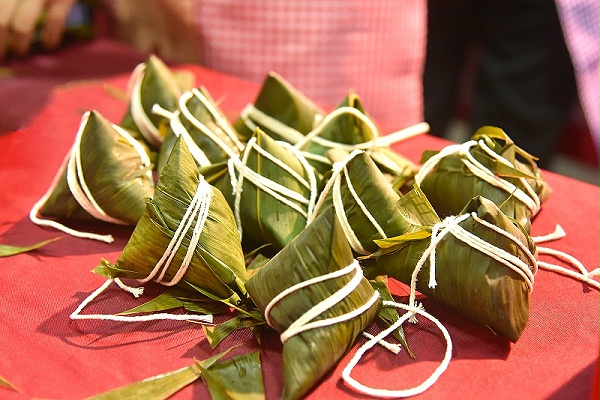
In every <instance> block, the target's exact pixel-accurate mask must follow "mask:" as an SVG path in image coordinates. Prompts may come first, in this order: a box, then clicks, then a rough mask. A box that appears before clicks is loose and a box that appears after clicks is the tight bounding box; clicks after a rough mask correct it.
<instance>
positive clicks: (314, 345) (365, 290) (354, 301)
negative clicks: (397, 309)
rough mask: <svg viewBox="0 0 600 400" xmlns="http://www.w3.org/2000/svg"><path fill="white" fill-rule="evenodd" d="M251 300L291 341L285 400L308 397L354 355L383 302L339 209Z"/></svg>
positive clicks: (271, 270) (254, 287)
mask: <svg viewBox="0 0 600 400" xmlns="http://www.w3.org/2000/svg"><path fill="white" fill-rule="evenodd" d="M246 287H247V289H248V294H249V296H250V298H251V299H252V300H253V301H254V303H255V304H256V306H257V307H258V308H259V309H260V310H261V311H262V312H263V313H264V315H265V318H266V320H267V322H268V323H269V325H270V326H271V327H272V328H273V329H275V330H276V331H277V332H279V333H280V334H281V336H280V337H281V340H282V342H283V375H284V382H285V383H284V391H283V394H282V398H283V399H297V398H300V397H302V396H303V395H304V394H305V393H306V392H307V391H308V390H310V388H311V387H312V386H313V385H315V383H316V382H318V381H319V379H321V378H322V377H323V376H324V375H325V374H326V373H327V372H328V371H329V370H330V369H331V368H332V367H333V366H334V365H335V364H336V363H337V362H338V361H339V360H340V359H341V357H342V356H343V355H344V354H345V353H346V352H347V351H348V350H349V349H350V347H351V346H352V344H353V343H354V341H355V340H356V338H357V336H358V335H359V334H360V333H361V332H362V331H363V330H364V329H365V328H366V327H367V326H369V325H370V324H371V322H372V321H373V320H374V318H375V317H376V315H377V313H378V311H379V308H380V305H381V300H380V297H379V296H378V295H377V293H376V292H375V290H374V289H373V287H372V286H371V284H370V283H369V281H367V280H366V279H365V278H364V277H363V276H362V271H361V269H360V267H359V265H358V263H357V262H356V261H355V260H354V259H353V256H352V250H351V249H350V246H349V245H348V242H347V241H346V238H345V236H344V233H343V231H342V230H341V228H340V226H339V223H338V221H337V218H336V217H335V214H334V212H333V210H332V209H331V208H329V209H328V211H326V212H324V213H323V214H321V215H320V216H319V217H318V218H317V219H316V220H315V221H314V222H313V223H311V224H310V225H309V226H308V227H307V228H306V229H305V230H304V231H303V232H302V233H301V234H300V235H299V236H297V237H296V238H295V239H294V240H293V241H292V242H291V243H290V244H288V245H287V246H286V247H285V248H284V249H283V250H282V251H280V252H279V253H278V254H277V255H276V256H275V257H274V258H272V259H271V260H270V261H269V262H268V263H267V264H265V265H264V266H263V267H262V268H261V269H260V270H259V271H258V272H256V273H255V274H254V275H253V276H252V277H251V278H250V279H249V280H248V282H247V285H246Z"/></svg>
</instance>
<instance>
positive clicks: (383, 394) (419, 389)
mask: <svg viewBox="0 0 600 400" xmlns="http://www.w3.org/2000/svg"><path fill="white" fill-rule="evenodd" d="M383 305H384V307H396V308H401V309H403V310H405V311H407V312H406V313H405V314H404V315H403V316H402V317H400V319H399V320H398V321H396V322H395V323H393V324H392V325H390V326H389V327H388V328H387V329H385V330H384V331H382V332H381V333H379V334H378V335H375V336H373V338H372V339H370V340H369V341H368V342H366V343H365V344H363V345H362V346H361V347H360V348H359V349H358V351H357V352H356V354H354V356H353V357H352V359H351V360H350V362H349V363H348V365H346V367H345V368H344V370H343V371H342V379H343V380H344V382H345V383H346V384H347V385H348V386H350V387H351V388H352V389H353V390H355V391H357V392H359V393H362V394H365V395H369V396H373V397H379V398H398V397H410V396H414V395H417V394H420V393H423V392H424V391H426V390H427V389H429V388H430V387H431V386H432V385H433V384H434V383H435V382H436V381H437V380H438V378H439V377H440V376H441V375H442V373H444V371H445V370H446V369H447V368H448V364H449V363H450V359H451V358H452V339H451V338H450V334H449V333H448V330H447V329H446V328H445V327H444V325H442V323H441V322H440V321H438V320H437V319H436V318H435V317H434V316H432V315H431V314H429V313H427V312H425V311H424V310H423V309H421V308H415V307H411V306H407V305H405V304H401V303H396V302H393V301H384V302H383ZM411 314H420V315H422V316H423V317H425V318H427V319H429V320H430V321H431V322H433V323H434V324H435V325H436V326H437V327H438V329H439V330H440V331H441V332H442V335H443V336H444V339H445V340H446V351H445V353H444V358H443V359H442V361H441V363H440V365H439V366H438V367H437V368H436V369H435V371H433V373H432V374H431V376H429V378H427V379H426V380H425V381H423V382H422V383H421V384H420V385H418V386H415V387H413V388H410V389H401V390H389V389H376V388H371V387H368V386H366V385H363V384H362V383H360V382H358V381H357V380H356V379H354V378H352V376H351V373H352V370H353V369H354V367H355V366H356V365H357V364H358V362H359V361H360V360H361V358H362V356H363V355H364V354H365V353H366V352H367V351H368V350H370V349H371V348H372V347H374V346H375V345H376V344H377V343H379V341H380V340H382V339H383V338H385V337H386V336H387V335H389V334H390V333H392V332H393V331H394V330H396V329H397V328H398V327H400V326H401V325H402V324H403V323H404V322H405V321H406V320H408V319H409V318H410V316H411Z"/></svg>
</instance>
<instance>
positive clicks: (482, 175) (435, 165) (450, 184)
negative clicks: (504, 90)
mask: <svg viewBox="0 0 600 400" xmlns="http://www.w3.org/2000/svg"><path fill="white" fill-rule="evenodd" d="M428 157H429V158H428ZM521 160H523V161H521ZM415 181H416V183H417V184H418V185H419V186H420V187H421V189H422V190H423V192H424V193H425V195H426V196H427V198H428V199H429V200H430V202H431V204H432V205H433V207H434V208H435V210H436V211H437V212H438V214H439V215H441V216H448V215H456V214H458V213H459V212H460V211H461V210H462V208H463V207H464V206H465V205H466V204H467V203H468V202H469V201H470V200H471V199H472V198H473V197H475V196H483V197H485V198H487V199H489V200H491V201H493V202H494V203H495V204H496V205H497V206H499V207H501V208H502V211H503V212H504V213H505V214H506V215H507V216H509V217H511V218H514V219H516V220H517V221H519V223H520V224H521V225H522V226H523V227H525V229H526V230H527V231H529V230H530V226H531V219H532V218H533V217H534V216H535V215H536V214H537V213H538V212H539V210H540V207H541V204H542V203H543V202H544V200H546V199H547V198H548V196H549V195H550V193H551V192H552V190H551V188H550V186H549V185H548V183H547V182H546V181H545V180H544V178H543V177H542V174H541V172H540V170H539V168H538V167H537V165H536V163H535V157H533V156H531V155H529V154H527V153H526V152H525V151H524V150H522V149H520V148H519V147H518V146H517V145H516V144H515V143H514V142H513V141H512V140H511V139H510V138H509V137H508V135H507V134H506V133H505V132H504V131H503V130H502V129H500V128H495V127H491V126H485V127H482V128H480V129H478V130H477V131H476V132H475V134H474V135H473V137H472V138H471V140H469V141H467V142H465V143H462V144H457V145H450V146H447V147H446V148H444V149H442V151H440V152H439V153H437V154H433V153H432V152H426V153H425V154H424V158H423V166H422V167H421V169H420V171H419V172H418V173H417V175H416V176H415Z"/></svg>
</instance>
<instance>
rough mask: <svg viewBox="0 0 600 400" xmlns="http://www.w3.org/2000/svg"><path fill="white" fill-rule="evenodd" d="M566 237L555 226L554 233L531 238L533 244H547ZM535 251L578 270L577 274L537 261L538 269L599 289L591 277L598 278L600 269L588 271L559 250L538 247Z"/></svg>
mask: <svg viewBox="0 0 600 400" xmlns="http://www.w3.org/2000/svg"><path fill="white" fill-rule="evenodd" d="M566 235H567V234H566V232H565V230H564V229H563V228H562V226H560V225H556V228H555V229H554V232H551V233H549V234H547V235H543V236H535V237H533V238H532V240H533V241H534V242H535V243H544V242H549V241H553V240H558V239H560V238H563V237H565V236H566ZM537 250H538V254H546V255H550V256H554V257H556V258H558V259H560V260H562V261H565V262H567V263H569V264H571V265H573V266H574V267H576V268H577V269H578V270H579V272H577V271H573V270H570V269H568V268H566V267H563V266H560V265H556V264H551V263H548V262H545V261H538V265H539V266H540V268H542V269H545V270H548V271H553V272H557V273H559V274H563V275H566V276H569V277H571V278H575V279H577V280H579V281H581V282H585V283H587V284H588V285H591V286H593V287H595V288H596V289H600V283H599V282H598V281H596V280H594V279H592V277H594V276H598V275H599V274H600V268H596V269H594V270H592V271H588V270H587V268H586V267H585V266H584V265H583V263H582V262H581V261H579V260H578V259H577V258H575V257H573V256H572V255H570V254H567V253H565V252H562V251H559V250H555V249H550V248H547V247H540V246H538V248H537Z"/></svg>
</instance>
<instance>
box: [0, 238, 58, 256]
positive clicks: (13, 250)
mask: <svg viewBox="0 0 600 400" xmlns="http://www.w3.org/2000/svg"><path fill="white" fill-rule="evenodd" d="M61 238H62V237H55V238H52V239H48V240H44V241H43V242H38V243H35V244H32V245H29V246H11V245H9V244H0V257H9V256H14V255H16V254H21V253H27V252H28V251H32V250H37V249H39V248H40V247H43V246H45V245H47V244H48V243H51V242H54V241H56V240H58V239H61Z"/></svg>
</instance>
